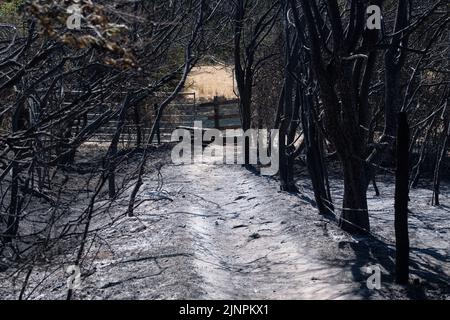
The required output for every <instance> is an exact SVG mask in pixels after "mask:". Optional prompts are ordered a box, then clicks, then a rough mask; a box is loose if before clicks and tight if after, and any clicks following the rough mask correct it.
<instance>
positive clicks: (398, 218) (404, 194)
mask: <svg viewBox="0 0 450 320" xmlns="http://www.w3.org/2000/svg"><path fill="white" fill-rule="evenodd" d="M408 195H409V126H408V121H407V116H406V113H403V112H402V113H399V116H398V131H397V170H396V175H395V245H396V257H395V275H396V282H397V283H399V284H407V283H408V278H409V236H408V200H409V196H408Z"/></svg>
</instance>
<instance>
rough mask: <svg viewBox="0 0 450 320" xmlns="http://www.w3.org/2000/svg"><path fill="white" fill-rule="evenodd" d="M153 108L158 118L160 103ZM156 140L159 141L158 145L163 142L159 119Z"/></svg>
mask: <svg viewBox="0 0 450 320" xmlns="http://www.w3.org/2000/svg"><path fill="white" fill-rule="evenodd" d="M153 110H154V111H155V118H156V117H157V116H158V105H157V104H156V103H155V104H154V106H153ZM156 140H157V142H158V145H159V144H161V131H160V129H159V121H158V123H156ZM152 142H153V141H152Z"/></svg>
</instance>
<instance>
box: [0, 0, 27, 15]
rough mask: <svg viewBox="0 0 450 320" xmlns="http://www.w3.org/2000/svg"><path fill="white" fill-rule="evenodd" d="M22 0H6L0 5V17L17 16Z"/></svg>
mask: <svg viewBox="0 0 450 320" xmlns="http://www.w3.org/2000/svg"><path fill="white" fill-rule="evenodd" d="M23 2H24V0H6V1H2V2H1V3H0V17H9V16H13V15H16V14H17V10H18V8H19V6H20V5H21V4H22V3H23Z"/></svg>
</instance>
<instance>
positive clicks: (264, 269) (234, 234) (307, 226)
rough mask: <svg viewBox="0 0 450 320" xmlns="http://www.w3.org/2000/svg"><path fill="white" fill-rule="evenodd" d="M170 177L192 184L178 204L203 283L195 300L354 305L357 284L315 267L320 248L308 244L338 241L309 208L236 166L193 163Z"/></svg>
mask: <svg viewBox="0 0 450 320" xmlns="http://www.w3.org/2000/svg"><path fill="white" fill-rule="evenodd" d="M169 170H170V169H169ZM177 170H180V172H179V174H180V176H182V177H183V179H185V180H187V181H192V184H188V185H184V187H183V188H182V192H184V194H185V198H184V200H185V201H184V202H185V203H179V204H178V206H180V207H182V208H183V210H182V211H185V213H186V216H187V217H189V218H188V219H187V220H186V231H187V232H188V233H189V234H190V238H191V239H192V246H193V248H192V249H193V252H194V266H195V270H196V272H197V273H198V275H199V276H200V277H201V278H202V279H203V282H204V283H203V284H202V289H203V292H204V293H203V295H202V298H212V299H339V298H358V295H357V294H355V291H357V290H358V288H359V287H360V285H359V284H357V283H356V284H355V283H354V282H353V281H351V280H350V279H349V278H351V277H349V275H345V274H344V271H343V270H342V268H340V267H338V266H332V265H330V264H327V263H324V262H321V261H320V260H321V259H322V254H323V252H320V251H321V249H324V248H323V247H322V248H321V245H320V243H314V242H313V241H311V239H310V240H307V237H308V236H310V237H316V236H317V235H318V234H314V233H317V232H319V234H320V233H322V235H321V236H322V237H323V235H324V234H327V239H328V240H330V241H336V242H338V241H339V240H341V239H340V238H339V237H340V236H341V237H342V235H336V236H334V237H333V235H332V233H333V231H331V235H330V231H329V230H326V229H327V225H326V223H325V222H318V220H319V219H318V216H317V213H316V211H315V210H313V208H312V207H311V205H310V204H309V203H308V201H306V200H304V199H301V198H299V197H297V196H294V195H289V194H286V193H280V192H278V191H277V190H278V186H277V183H276V182H275V181H273V180H270V179H268V178H265V177H259V176H256V175H254V174H252V173H250V172H248V171H246V170H244V169H243V168H241V167H239V166H224V165H219V166H218V165H212V164H194V165H187V166H179V167H177ZM168 181H170V180H168ZM168 183H169V186H170V187H171V188H173V187H175V185H176V182H174V183H172V182H168ZM194 183H195V185H194ZM319 225H321V226H322V227H323V228H324V229H323V228H318V226H319ZM321 240H322V241H323V239H321ZM312 245H313V246H312ZM322 261H323V260H322ZM345 279H347V280H348V281H345Z"/></svg>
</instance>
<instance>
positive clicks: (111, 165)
mask: <svg viewBox="0 0 450 320" xmlns="http://www.w3.org/2000/svg"><path fill="white" fill-rule="evenodd" d="M129 104H130V99H129V96H128V95H127V96H126V98H125V101H124V102H123V105H122V107H121V110H120V113H119V119H118V121H117V128H116V131H115V132H114V136H113V138H112V140H111V144H110V146H109V150H108V153H107V156H106V162H107V169H108V192H109V197H110V198H111V199H114V198H115V196H116V178H115V177H116V173H115V171H116V161H117V159H116V158H117V147H118V144H119V140H120V135H121V134H122V132H123V128H124V126H125V120H126V114H127V110H128V107H129Z"/></svg>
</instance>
